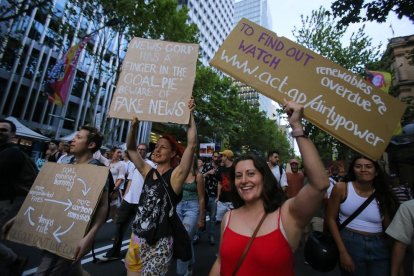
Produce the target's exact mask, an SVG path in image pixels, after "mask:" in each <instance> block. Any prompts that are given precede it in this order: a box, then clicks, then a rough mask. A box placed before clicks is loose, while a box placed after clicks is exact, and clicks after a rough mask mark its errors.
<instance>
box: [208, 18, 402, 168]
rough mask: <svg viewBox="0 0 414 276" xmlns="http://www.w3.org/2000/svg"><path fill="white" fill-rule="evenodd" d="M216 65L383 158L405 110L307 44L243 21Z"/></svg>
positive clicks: (344, 140)
mask: <svg viewBox="0 0 414 276" xmlns="http://www.w3.org/2000/svg"><path fill="white" fill-rule="evenodd" d="M211 65H213V66H215V67H217V68H218V69H220V70H222V71H223V72H225V73H228V74H229V75H231V76H233V77H234V78H236V79H238V80H240V81H242V82H244V83H246V84H248V85H250V86H251V87H253V88H254V89H256V90H258V91H260V92H261V93H263V94H264V95H266V96H267V97H269V98H271V99H273V100H275V101H277V102H278V103H280V104H283V103H284V100H287V101H289V100H293V101H296V102H297V103H300V104H302V105H303V106H304V108H305V110H304V117H305V118H306V119H308V120H309V121H310V122H312V123H313V124H315V125H316V126H318V127H319V128H320V129H322V130H324V131H325V132H327V133H329V134H330V135H332V136H334V137H335V138H336V139H338V140H339V141H341V142H342V143H344V144H346V145H348V146H349V147H351V148H352V149H354V150H356V151H358V152H360V153H362V154H364V155H366V156H367V157H370V158H372V159H374V160H377V159H378V158H380V156H381V154H382V153H383V152H384V150H385V148H386V147H387V145H388V143H389V141H390V139H391V136H392V134H393V132H394V130H395V129H396V128H397V125H398V123H399V121H400V119H401V116H402V114H403V113H404V110H405V105H404V104H403V103H402V102H400V101H399V100H398V99H396V98H394V97H392V96H390V95H388V94H386V93H383V92H382V91H381V90H379V89H377V88H376V87H374V86H373V85H371V84H369V83H367V82H366V81H365V80H364V79H363V78H361V77H359V76H358V75H356V74H354V73H352V72H350V71H348V70H346V69H344V68H342V67H341V66H339V65H337V64H335V63H333V62H331V61H329V60H328V59H325V58H324V57H322V56H321V55H318V54H316V53H314V52H312V51H310V50H308V49H306V48H305V47H302V46H301V45H299V44H297V43H294V42H292V41H290V40H289V39H287V38H284V37H278V36H277V35H276V34H275V33H273V32H271V31H269V30H267V29H265V28H263V27H261V26H259V25H257V24H255V23H253V22H251V21H249V20H247V19H245V18H244V19H242V20H241V21H240V22H239V23H238V24H237V26H236V27H235V28H234V29H233V31H232V32H231V33H230V35H229V36H228V37H227V39H226V40H225V41H224V42H223V44H222V45H221V47H220V48H219V50H218V51H217V53H216V54H215V56H214V58H213V60H212V61H211Z"/></svg>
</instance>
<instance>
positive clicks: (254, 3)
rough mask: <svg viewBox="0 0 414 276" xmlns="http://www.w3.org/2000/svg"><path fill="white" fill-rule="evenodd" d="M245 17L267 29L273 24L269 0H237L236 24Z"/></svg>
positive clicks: (235, 5)
mask: <svg viewBox="0 0 414 276" xmlns="http://www.w3.org/2000/svg"><path fill="white" fill-rule="evenodd" d="M243 17H245V18H247V19H249V20H250V21H253V22H254V23H256V24H258V25H260V26H262V27H264V28H267V29H270V28H271V26H272V17H271V15H270V11H269V8H268V5H267V0H236V3H235V4H234V19H233V24H234V25H236V24H237V23H238V22H239V21H240V19H242V18H243Z"/></svg>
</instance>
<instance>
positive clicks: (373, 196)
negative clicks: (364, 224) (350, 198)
mask: <svg viewBox="0 0 414 276" xmlns="http://www.w3.org/2000/svg"><path fill="white" fill-rule="evenodd" d="M374 198H375V191H374V192H373V193H372V194H371V195H370V196H369V197H368V198H367V199H366V200H365V201H364V203H362V204H361V206H359V207H358V209H356V210H355V212H353V213H352V215H350V216H349V217H348V218H347V219H346V220H345V221H344V222H343V223H342V224H341V225H339V227H338V228H339V231H341V230H342V229H344V228H345V226H346V225H348V223H350V222H351V221H352V220H353V219H354V218H356V217H357V216H358V215H359V214H360V213H361V212H362V211H363V210H364V209H365V208H366V207H367V206H368V204H370V203H371V201H373V200H374Z"/></svg>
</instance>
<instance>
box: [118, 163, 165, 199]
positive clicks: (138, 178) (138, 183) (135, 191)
mask: <svg viewBox="0 0 414 276" xmlns="http://www.w3.org/2000/svg"><path fill="white" fill-rule="evenodd" d="M145 162H147V164H148V165H150V166H151V167H153V168H154V169H155V168H156V167H157V166H156V165H155V164H154V162H152V161H151V160H148V159H145ZM131 167H133V172H132V173H130V174H129V175H128V179H130V180H131V181H130V183H131V184H130V185H129V186H130V187H129V189H128V191H127V192H126V193H125V195H124V200H125V201H126V202H128V203H130V204H138V202H139V197H140V196H141V192H142V186H144V178H143V177H142V174H140V173H139V171H138V170H137V169H136V168H135V166H134V164H133V163H132V166H131Z"/></svg>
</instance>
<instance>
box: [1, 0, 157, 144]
mask: <svg viewBox="0 0 414 276" xmlns="http://www.w3.org/2000/svg"><path fill="white" fill-rule="evenodd" d="M6 2H7V1H6ZM52 3H53V4H52V5H53V6H52V7H51V8H52V12H47V11H46V9H44V8H39V7H35V8H34V9H32V10H30V12H29V13H23V14H21V15H20V16H17V17H15V18H12V19H10V20H7V21H1V22H0V36H1V38H2V39H1V41H0V116H1V117H8V116H13V117H15V118H17V119H18V120H20V121H21V122H22V123H23V124H24V125H26V126H28V127H30V128H31V129H33V130H36V131H38V132H40V133H42V134H43V135H46V136H48V137H51V138H57V139H59V138H60V137H61V136H64V135H67V134H70V133H73V132H74V131H76V130H77V129H78V127H79V126H81V125H84V124H89V125H94V126H97V127H100V128H101V130H103V129H107V130H110V131H108V132H107V133H108V135H107V137H106V138H107V141H109V143H111V144H115V145H116V144H119V143H121V142H123V141H125V137H126V132H127V129H128V124H129V122H127V121H124V120H119V119H112V118H111V119H109V118H107V117H106V114H107V111H108V109H109V105H110V101H111V98H112V94H113V93H114V90H115V85H116V75H117V70H118V67H119V64H120V60H121V59H122V55H121V56H120V55H118V43H119V44H120V45H123V46H121V52H122V53H123V54H125V48H126V45H127V43H126V41H125V40H123V36H122V34H120V33H118V32H115V31H113V30H112V29H111V28H110V27H105V23H106V19H105V18H100V17H99V16H96V15H95V17H94V15H93V14H92V15H91V14H89V15H88V16H87V13H86V10H88V11H89V12H92V13H100V12H101V11H100V10H99V6H98V8H96V7H97V6H96V4H95V5H94V4H93V2H92V1H82V2H79V1H74V0H55V1H52ZM1 5H4V2H1ZM88 5H89V6H88ZM92 5H94V6H92ZM90 33H93V36H92V38H91V39H90V40H89V42H88V43H87V45H86V46H85V49H84V50H82V52H81V53H80V56H79V62H78V65H77V67H76V69H75V77H74V81H73V82H72V83H71V86H70V89H69V91H70V94H69V96H68V99H67V101H66V103H65V104H64V105H63V106H58V105H56V104H53V103H51V102H49V101H48V97H47V93H46V86H45V82H46V80H47V78H48V74H49V72H50V71H51V69H52V68H53V66H54V65H55V64H56V62H57V61H58V60H60V59H61V58H62V57H63V56H64V54H65V53H66V52H67V50H68V49H69V48H70V47H71V46H73V45H76V44H78V43H80V41H82V38H83V37H84V36H85V35H87V34H90ZM146 131H148V129H146ZM146 135H149V132H148V134H146ZM145 139H148V138H145Z"/></svg>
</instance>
